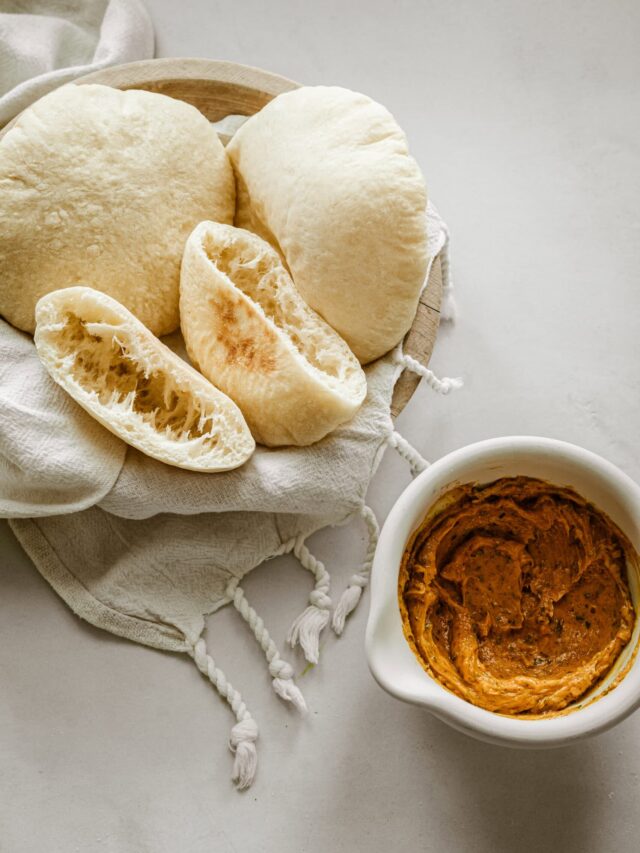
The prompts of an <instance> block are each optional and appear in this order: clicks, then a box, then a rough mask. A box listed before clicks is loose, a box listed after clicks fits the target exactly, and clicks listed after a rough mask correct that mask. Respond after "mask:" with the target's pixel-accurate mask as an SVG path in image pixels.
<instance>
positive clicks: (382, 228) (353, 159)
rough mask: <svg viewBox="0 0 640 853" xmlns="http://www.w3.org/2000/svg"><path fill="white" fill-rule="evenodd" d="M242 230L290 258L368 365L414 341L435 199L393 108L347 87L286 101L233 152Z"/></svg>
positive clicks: (273, 105) (265, 114)
mask: <svg viewBox="0 0 640 853" xmlns="http://www.w3.org/2000/svg"><path fill="white" fill-rule="evenodd" d="M227 153H228V154H229V157H230V158H231V162H232V164H233V168H234V171H235V175H236V191H237V202H236V215H235V220H234V224H235V225H236V226H239V227H241V228H248V229H249V230H250V231H254V232H255V233H256V234H259V235H260V236H261V237H264V238H265V239H266V240H268V241H269V242H270V243H271V244H272V245H273V246H274V247H275V248H276V249H277V250H278V251H279V252H280V254H281V255H282V258H283V259H284V261H285V263H286V265H287V267H288V269H289V271H290V272H291V276H292V278H293V280H294V282H295V285H296V287H297V288H298V290H299V291H300V293H301V294H302V296H303V298H304V299H305V301H306V302H307V303H308V304H309V305H310V306H311V307H312V308H313V309H314V310H315V311H317V312H318V313H319V314H320V315H321V316H322V317H323V318H324V319H325V320H326V321H327V323H329V325H330V326H332V327H333V328H334V329H335V330H336V331H337V332H338V333H339V334H340V335H341V336H342V337H343V338H344V340H345V341H346V342H347V343H348V344H349V346H350V347H351V349H352V350H353V352H354V353H355V354H356V355H357V357H358V358H359V359H360V361H361V362H362V364H367V363H368V362H370V361H373V360H374V359H376V358H378V357H379V356H381V355H383V354H384V353H386V352H388V351H389V350H390V349H392V347H394V346H395V345H396V344H397V343H398V342H399V341H400V340H401V339H402V337H403V336H404V334H405V333H406V332H407V331H408V330H409V328H410V327H411V324H412V322H413V319H414V317H415V313H416V310H417V307H418V299H419V296H420V292H421V290H422V287H423V285H424V282H425V276H426V272H427V263H428V252H427V218H426V205H427V193H426V188H425V183H424V178H423V176H422V173H421V171H420V167H419V166H418V164H417V162H416V161H415V160H414V158H413V157H412V156H411V155H410V153H409V148H408V144H407V139H406V136H405V134H404V133H403V131H402V130H401V128H400V127H399V126H398V124H397V122H396V121H395V119H394V118H393V116H392V115H391V113H390V112H389V111H388V110H386V109H385V107H383V106H382V105H381V104H378V103H376V102H375V101H373V100H371V98H368V97H367V96H366V95H362V94H360V93H358V92H352V91H350V90H349V89H343V88H340V87H338V86H302V87H301V88H299V89H294V90H293V91H291V92H285V93H284V94H282V95H278V96H277V97H276V98H274V99H273V100H272V101H270V102H269V103H268V104H267V105H266V106H265V107H263V108H262V109H261V110H260V111H259V112H257V113H256V114H255V115H253V116H251V117H250V118H249V119H247V121H246V122H245V123H244V124H243V125H242V127H240V128H239V129H238V130H237V131H236V133H235V135H234V137H233V139H232V140H231V142H230V143H229V145H228V146H227Z"/></svg>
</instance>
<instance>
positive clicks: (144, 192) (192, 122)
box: [0, 84, 235, 335]
mask: <svg viewBox="0 0 640 853" xmlns="http://www.w3.org/2000/svg"><path fill="white" fill-rule="evenodd" d="M234 204H235V188H234V186H233V173H232V170H231V166H230V164H229V161H228V158H227V155H226V154H225V151H224V148H223V147H222V144H221V143H220V141H219V140H218V137H217V135H216V133H215V131H214V130H213V128H212V127H211V125H210V123H209V122H208V121H207V119H206V118H205V117H204V116H203V115H202V114H201V113H200V112H199V111H198V110H197V109H195V107H192V106H190V105H189V104H186V103H184V102H182V101H178V100H175V99H174V98H169V97H166V96H165V95H158V94H154V93H151V92H142V91H137V90H130V91H127V92H121V91H119V90H118V89H112V88H110V87H108V86H98V85H78V86H76V85H74V84H70V85H67V86H63V87H62V88H60V89H57V90H56V91H54V92H52V93H51V94H49V95H46V96H45V97H44V98H41V99H40V100H39V101H37V102H36V103H35V104H33V105H32V106H31V107H30V108H29V109H27V110H25V111H24V113H22V115H21V116H20V117H19V118H18V120H17V122H16V124H15V125H14V126H13V127H12V128H11V129H10V130H9V131H8V132H7V133H6V134H5V136H4V137H3V138H2V139H0V211H1V212H2V216H1V219H0V314H2V315H3V316H4V317H5V318H6V319H7V320H8V321H9V322H10V323H12V324H13V325H14V326H17V327H18V328H19V329H23V330H24V331H27V332H31V333H32V332H33V330H34V311H35V306H36V302H37V301H38V299H39V298H40V297H41V296H43V295H44V294H45V293H48V292H50V291H52V290H58V289H59V288H62V287H68V286H70V285H74V284H82V283H84V282H90V284H91V287H94V288H96V289H97V290H101V291H103V292H104V293H109V294H110V295H111V296H113V297H114V298H116V299H117V300H118V301H120V302H122V304H123V305H125V306H126V307H127V308H128V309H129V310H130V311H132V312H133V313H134V314H135V315H136V316H137V317H138V319H140V320H141V321H142V322H143V323H144V324H145V325H146V326H147V327H148V328H149V329H151V331H152V332H154V333H155V334H157V335H163V334H166V333H168V332H171V331H173V330H174V329H176V328H177V327H178V325H179V316H178V291H179V279H180V262H181V259H182V252H183V249H184V244H185V242H186V239H187V237H188V236H189V234H190V233H191V231H192V230H193V228H194V227H195V226H196V225H197V223H198V222H200V221H201V220H202V219H206V218H209V219H216V220H220V221H223V222H231V221H232V219H233V210H234Z"/></svg>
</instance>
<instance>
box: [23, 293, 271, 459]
mask: <svg viewBox="0 0 640 853" xmlns="http://www.w3.org/2000/svg"><path fill="white" fill-rule="evenodd" d="M35 344H36V348H37V350H38V355H39V356H40V359H41V361H42V363H43V364H44V366H45V368H46V369H47V370H48V372H49V373H50V375H51V376H52V378H53V379H55V381H56V382H57V383H58V384H59V385H61V386H62V387H63V388H64V390H65V391H67V392H68V393H69V394H70V395H71V396H72V397H73V398H74V400H76V401H77V402H78V403H79V404H80V405H81V406H82V408H83V409H85V410H86V411H87V412H89V414H90V415H93V417H94V418H95V419H96V420H97V421H99V422H100V423H101V424H102V425H103V426H105V427H106V428H107V429H108V430H111V432H113V433H115V434H116V435H117V436H119V437H120V438H121V439H122V440H123V441H126V442H127V444H130V445H132V446H133V447H137V448H138V450H141V451H142V452H143V453H146V454H147V456H152V457H153V458H154V459H159V460H160V461H162V462H166V463H168V464H169V465H175V466H177V467H178V468H188V469H190V470H191V471H227V470H229V469H230V468H237V467H238V466H239V465H242V464H243V462H246V460H247V459H248V458H249V457H250V456H251V454H252V453H253V451H254V449H255V443H254V441H253V439H252V437H251V434H250V433H249V429H248V428H247V425H246V423H245V420H244V418H243V417H242V414H241V412H240V410H239V409H238V407H237V406H236V405H235V403H233V402H232V401H231V400H230V399H229V398H228V397H227V396H225V395H224V394H223V393H222V392H221V391H218V389H217V388H214V387H213V385H211V383H210V382H208V381H207V380H206V379H205V378H204V376H201V375H200V374H199V373H198V372H197V371H196V370H194V369H193V368H192V367H191V366H190V365H188V364H187V363H186V362H185V361H183V360H182V359H181V358H180V357H179V356H177V355H175V353H173V352H172V351H171V350H170V349H169V348H168V347H166V346H165V345H164V344H163V343H161V341H159V340H158V339H157V338H155V337H154V336H153V335H152V334H151V332H150V331H149V330H148V329H147V328H145V326H143V325H142V323H141V322H140V321H139V320H137V319H136V318H135V317H134V316H133V314H131V313H130V312H129V311H127V309H126V308H125V307H124V306H122V305H120V303H119V302H116V300H115V299H112V298H111V297H110V296H107V295H106V294H104V293H99V292H98V291H97V290H93V289H92V288H89V287H69V288H65V289H63V290H56V291H54V292H53V293H50V294H48V295H47V296H44V297H43V298H42V299H41V300H40V301H39V302H38V305H37V306H36V333H35Z"/></svg>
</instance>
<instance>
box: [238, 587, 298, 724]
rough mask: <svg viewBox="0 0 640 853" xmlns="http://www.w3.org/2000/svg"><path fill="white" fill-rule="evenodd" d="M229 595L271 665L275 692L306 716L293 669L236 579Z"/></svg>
mask: <svg viewBox="0 0 640 853" xmlns="http://www.w3.org/2000/svg"><path fill="white" fill-rule="evenodd" d="M227 595H228V596H229V598H230V599H231V601H232V602H233V606H234V607H235V609H236V610H237V611H238V613H239V614H240V615H241V616H242V618H243V619H244V621H245V622H246V623H247V625H248V626H249V628H251V631H252V632H253V636H254V637H255V638H256V640H257V641H258V643H259V644H260V648H261V649H262V651H263V652H264V654H265V657H266V659H267V662H268V663H269V674H270V675H271V677H272V679H273V681H272V682H271V686H272V687H273V689H274V691H275V692H276V694H277V695H278V696H279V697H280V698H281V699H284V700H285V701H287V702H291V704H292V705H293V706H294V707H295V708H296V709H297V710H298V711H300V713H301V714H306V713H307V703H306V702H305V701H304V696H303V695H302V693H301V692H300V688H299V687H298V686H297V684H296V683H295V681H294V680H293V667H292V666H291V664H289V663H287V661H286V660H283V659H282V658H281V657H280V653H279V652H278V648H277V646H276V644H275V643H274V642H273V640H272V639H271V635H270V634H269V632H268V631H267V629H266V627H265V624H264V622H263V621H262V619H261V618H260V617H259V616H258V614H257V613H256V611H255V610H254V609H253V607H251V605H250V604H249V602H248V601H247V597H246V595H245V594H244V590H243V589H242V587H241V586H240V585H239V584H238V582H237V581H236V580H235V579H234V580H232V581H230V582H229V584H228V586H227Z"/></svg>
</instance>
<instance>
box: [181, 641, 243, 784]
mask: <svg viewBox="0 0 640 853" xmlns="http://www.w3.org/2000/svg"><path fill="white" fill-rule="evenodd" d="M187 653H188V654H189V655H190V656H191V657H192V658H193V661H194V663H195V665H196V666H197V667H198V669H199V670H200V672H201V673H202V674H203V675H204V676H205V677H206V678H208V679H209V681H210V682H211V683H212V684H213V686H214V687H215V688H216V690H217V691H218V693H219V694H220V696H222V698H223V699H225V700H226V701H227V702H228V703H229V705H230V706H231V710H232V711H233V713H234V714H235V715H236V719H237V721H238V722H237V723H236V725H235V726H234V727H233V728H232V729H231V736H230V738H229V749H230V750H231V752H233V753H234V755H235V758H234V762H233V774H232V776H231V779H232V781H233V783H234V784H235V786H236V788H237V789H238V790H239V791H244V790H245V789H246V788H249V787H250V786H251V784H252V783H253V780H254V779H255V775H256V769H257V766H258V754H257V752H256V746H255V743H256V740H257V739H258V725H257V723H256V721H255V720H254V719H253V717H252V716H251V714H250V713H249V711H248V710H247V706H246V705H245V703H244V701H243V699H242V696H241V695H240V693H239V692H238V691H237V690H236V689H235V687H234V686H233V685H232V684H231V682H230V681H228V680H227V677H226V675H225V674H224V672H223V671H222V670H221V669H219V668H218V667H217V666H216V663H215V661H214V659H213V658H212V657H211V655H210V654H209V653H208V652H207V646H206V643H205V641H204V640H203V639H202V637H199V638H198V639H197V640H196V641H195V643H193V644H191V645H189V646H188V647H187Z"/></svg>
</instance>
